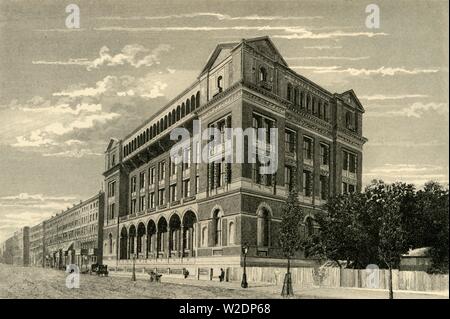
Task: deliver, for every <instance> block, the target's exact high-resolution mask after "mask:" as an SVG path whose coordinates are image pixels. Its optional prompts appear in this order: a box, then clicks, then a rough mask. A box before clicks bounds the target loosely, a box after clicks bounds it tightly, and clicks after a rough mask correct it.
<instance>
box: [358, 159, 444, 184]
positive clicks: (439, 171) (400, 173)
mask: <svg viewBox="0 0 450 319" xmlns="http://www.w3.org/2000/svg"><path fill="white" fill-rule="evenodd" d="M363 177H364V179H365V180H366V181H370V180H372V179H382V180H384V181H385V182H388V183H392V182H396V181H403V182H407V183H413V184H415V185H416V186H418V187H420V186H422V185H423V184H425V183H426V182H428V181H431V180H433V181H437V182H440V183H443V184H445V183H448V168H445V167H442V166H438V165H427V164H424V165H417V164H384V165H383V166H379V167H374V168H372V169H369V170H367V172H365V173H364V174H363Z"/></svg>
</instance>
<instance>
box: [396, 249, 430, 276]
mask: <svg viewBox="0 0 450 319" xmlns="http://www.w3.org/2000/svg"><path fill="white" fill-rule="evenodd" d="M430 250H431V248H430V247H422V248H416V249H411V250H410V251H408V253H406V254H403V255H402V256H401V258H400V270H404V271H427V270H428V269H429V268H430V267H431V265H432V259H431V256H430Z"/></svg>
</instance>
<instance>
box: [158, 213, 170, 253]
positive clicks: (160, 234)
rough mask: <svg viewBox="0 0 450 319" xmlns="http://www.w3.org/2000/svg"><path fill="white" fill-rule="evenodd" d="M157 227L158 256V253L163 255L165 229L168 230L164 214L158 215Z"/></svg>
mask: <svg viewBox="0 0 450 319" xmlns="http://www.w3.org/2000/svg"><path fill="white" fill-rule="evenodd" d="M156 225H157V227H156V229H157V239H156V240H157V245H156V249H157V253H158V257H159V256H160V255H164V252H165V251H166V250H167V248H168V247H167V235H168V234H167V230H168V224H167V220H166V218H165V217H164V216H162V215H161V216H160V217H159V219H158V223H157V224H156Z"/></svg>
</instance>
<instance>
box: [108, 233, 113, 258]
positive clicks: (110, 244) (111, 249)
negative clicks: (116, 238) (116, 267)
mask: <svg viewBox="0 0 450 319" xmlns="http://www.w3.org/2000/svg"><path fill="white" fill-rule="evenodd" d="M108 239H109V240H108V246H109V253H110V254H112V253H113V239H112V234H109V236H108Z"/></svg>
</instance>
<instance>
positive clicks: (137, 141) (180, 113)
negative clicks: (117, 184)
mask: <svg viewBox="0 0 450 319" xmlns="http://www.w3.org/2000/svg"><path fill="white" fill-rule="evenodd" d="M198 107H200V92H199V91H198V92H197V93H196V94H195V95H192V96H191V97H190V98H187V99H186V101H185V102H183V103H181V104H180V105H178V106H177V107H176V108H174V109H173V110H172V111H170V112H168V113H167V114H166V115H165V116H163V117H161V119H160V120H159V121H158V122H156V123H154V124H153V125H151V126H149V127H148V128H147V129H145V130H143V131H142V133H141V134H139V135H138V136H136V137H135V138H134V139H133V140H132V141H130V142H129V143H128V144H127V145H125V146H124V147H123V154H124V155H123V156H127V155H128V154H130V153H131V152H134V151H135V150H136V149H138V148H139V147H141V146H142V145H144V144H145V143H147V142H148V141H149V140H150V139H152V138H153V137H155V136H157V135H158V134H159V133H161V132H163V131H164V130H166V129H167V128H168V127H170V126H171V125H172V124H175V122H177V121H179V120H180V119H182V118H183V117H185V116H186V115H188V114H190V113H191V112H193V111H194V110H196V109H197V108H198Z"/></svg>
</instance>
